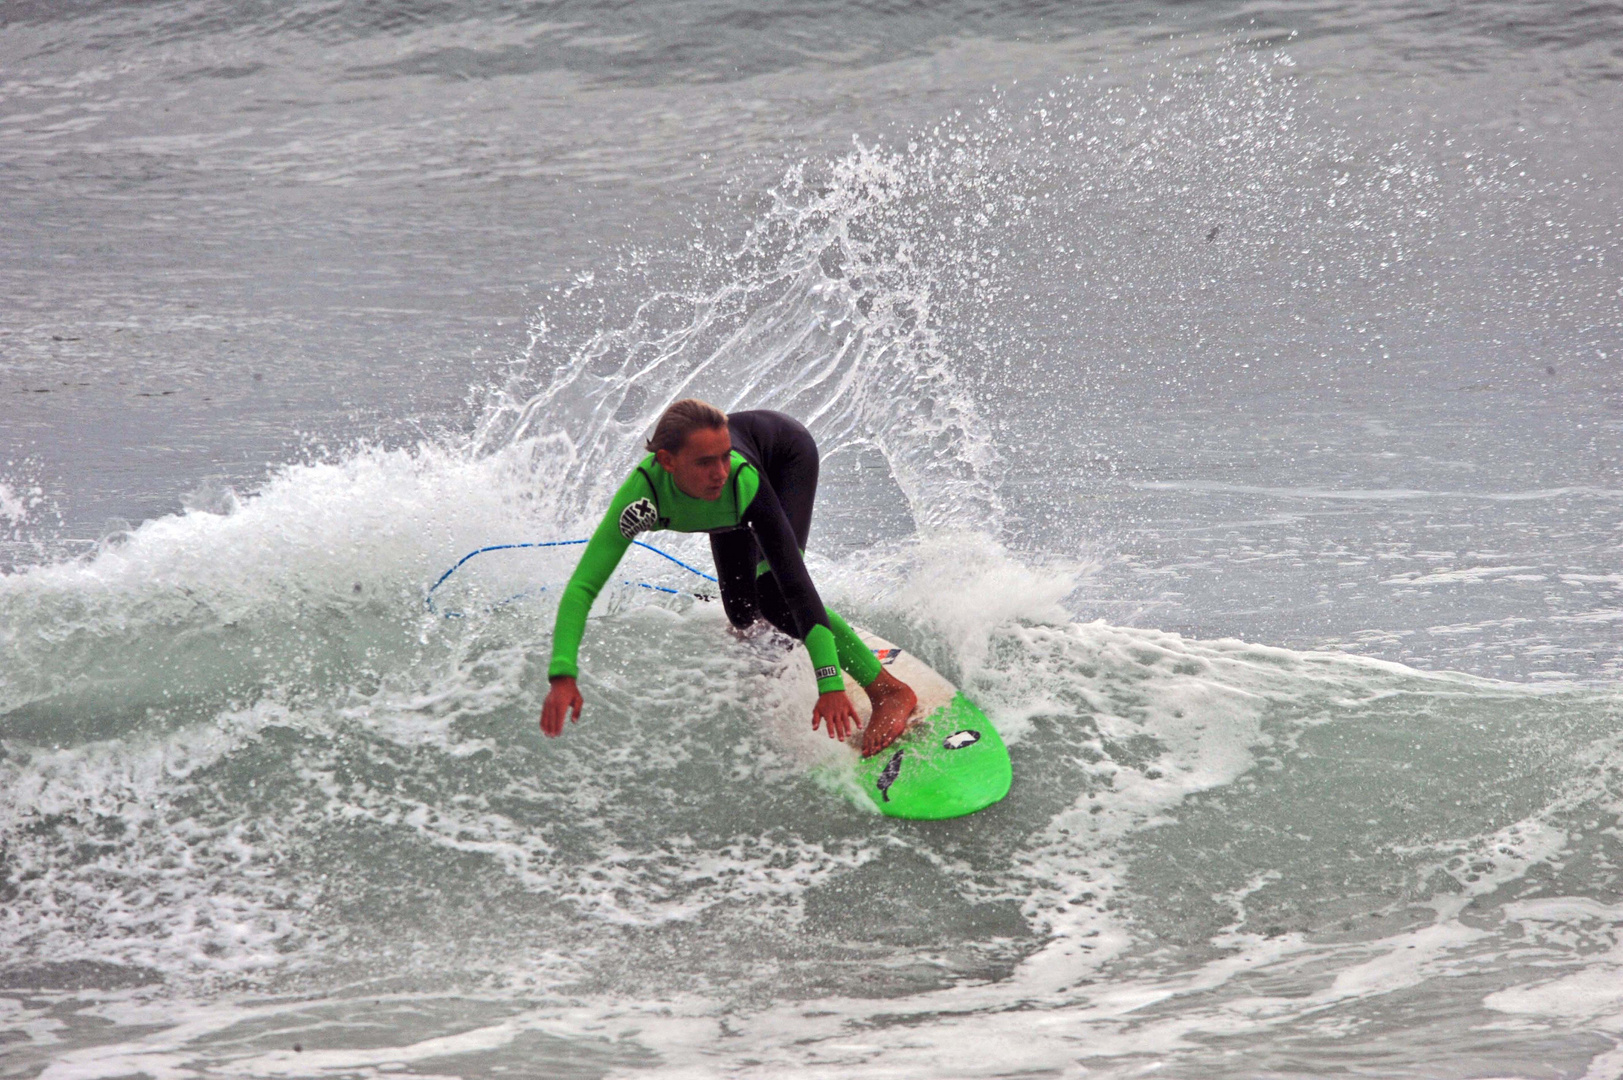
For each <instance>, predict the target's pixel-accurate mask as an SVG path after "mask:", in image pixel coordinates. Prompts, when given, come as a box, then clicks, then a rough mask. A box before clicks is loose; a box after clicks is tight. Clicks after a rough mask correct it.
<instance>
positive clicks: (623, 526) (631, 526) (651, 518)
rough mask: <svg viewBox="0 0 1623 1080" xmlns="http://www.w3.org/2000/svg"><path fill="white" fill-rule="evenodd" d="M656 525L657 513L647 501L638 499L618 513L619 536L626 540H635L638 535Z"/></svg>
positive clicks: (657, 521)
mask: <svg viewBox="0 0 1623 1080" xmlns="http://www.w3.org/2000/svg"><path fill="white" fill-rule="evenodd" d="M657 524H659V512H658V511H657V510H655V509H654V504H653V503H651V502H649V501H648V500H647V499H638V500H637V501H636V502H634V503H632V504H631V505H630V506H628V507H626V508H625V509H624V510H622V511H620V535H621V536H623V537H625V538H626V539H627V540H632V539H635V538H636V535H637V534H638V533H640V532H647V531H648V530H649V529H652V528H653V527H654V526H655V525H657Z"/></svg>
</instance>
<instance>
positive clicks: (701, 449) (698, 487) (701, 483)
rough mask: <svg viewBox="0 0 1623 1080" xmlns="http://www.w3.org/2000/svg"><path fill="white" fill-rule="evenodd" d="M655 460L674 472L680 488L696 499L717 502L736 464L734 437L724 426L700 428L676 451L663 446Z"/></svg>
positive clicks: (670, 471)
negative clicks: (734, 458)
mask: <svg viewBox="0 0 1623 1080" xmlns="http://www.w3.org/2000/svg"><path fill="white" fill-rule="evenodd" d="M654 460H655V461H658V462H659V464H660V467H661V468H662V469H664V470H665V471H666V472H668V473H670V474H671V479H672V480H675V481H676V486H677V489H678V490H680V491H681V492H682V494H684V495H691V496H693V497H694V498H695V499H703V500H704V501H706V502H715V501H716V500H717V499H719V498H721V491H722V489H723V488H725V487H726V486H727V474H728V473H729V472H731V471H732V466H733V437H732V436H731V435H730V434H728V432H727V429H726V428H724V427H718V428H700V429H699V430H698V431H695V432H692V433H691V434H689V435H688V441H687V442H685V443H683V444H682V449H680V450H678V451H677V452H676V453H674V454H673V453H671V452H670V451H669V450H659V451H656V452H655V453H654Z"/></svg>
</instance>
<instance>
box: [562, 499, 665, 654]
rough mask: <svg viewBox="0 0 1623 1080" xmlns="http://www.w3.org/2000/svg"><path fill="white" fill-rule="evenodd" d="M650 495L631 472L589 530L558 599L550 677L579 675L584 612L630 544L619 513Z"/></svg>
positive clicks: (589, 608)
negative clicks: (583, 549)
mask: <svg viewBox="0 0 1623 1080" xmlns="http://www.w3.org/2000/svg"><path fill="white" fill-rule="evenodd" d="M652 494H653V493H652V492H651V491H650V490H649V489H648V481H647V480H646V479H644V477H643V475H642V473H641V472H633V473H632V474H631V475H630V476H629V477H627V478H626V482H625V483H624V484H621V485H620V490H619V491H618V492H616V493H615V496H614V501H613V502H611V503H610V504H609V512H608V513H606V514H604V515H603V520H602V521H600V522H599V523H598V526H597V531H596V532H594V533H592V538H591V540H589V541H588V542H587V544H586V550H585V551H584V552H582V553H581V557H580V562H579V563H577V564H576V565H575V572H574V573H573V574H571V575H570V576H569V584H568V585H565V586H564V592H563V596H561V597H560V598H559V600H558V617H557V619H556V620H555V621H554V622H553V626H552V662H551V663H550V664H548V665H547V677H548V678H549V679H552V678H559V677H563V676H567V677H568V678H570V679H574V678H575V677H577V676H578V675H579V674H580V667H579V664H578V663H577V659H578V656H579V654H580V639H581V635H583V634H584V633H585V632H586V615H587V613H588V612H590V611H591V610H592V604H593V602H594V601H596V600H597V594H598V593H600V592H602V591H603V586H604V585H606V584H607V583H608V580H609V576H610V575H611V574H613V573H614V568H615V567H617V566H619V565H620V560H621V559H622V558H624V557H625V553H626V549H627V548H629V547H630V546H631V539H632V538H631V537H630V536H627V535H625V534H624V533H623V532H621V529H620V518H621V515H622V514H624V513H625V510H626V507H628V506H630V505H631V504H632V503H634V502H636V501H637V500H638V499H642V498H649V497H651V496H652Z"/></svg>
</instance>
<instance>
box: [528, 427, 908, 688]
mask: <svg viewBox="0 0 1623 1080" xmlns="http://www.w3.org/2000/svg"><path fill="white" fill-rule="evenodd" d="M727 427H728V430H729V432H730V434H731V435H732V441H733V455H732V471H731V473H730V475H729V476H728V478H727V486H726V487H725V488H724V489H722V494H721V498H719V499H717V500H715V501H714V502H706V501H705V500H703V499H695V498H693V497H692V496H691V495H686V494H683V492H682V491H681V490H679V489H678V488H677V486H676V483H675V481H674V480H673V479H672V477H671V474H670V473H668V472H666V471H665V470H664V468H663V467H661V466H660V464H659V463H658V462H657V461H656V460H654V455H652V454H649V455H648V456H647V457H645V458H643V460H642V461H641V462H640V463H639V464H638V465H637V467H636V468H635V469H633V470H632V471H631V475H630V476H628V477H626V481H625V483H623V484H621V485H620V490H619V491H618V492H616V493H615V496H614V500H613V502H611V503H610V504H609V511H608V513H607V514H605V515H604V516H603V521H602V522H601V523H600V524H599V525H598V527H597V531H596V532H594V533H593V534H592V539H591V541H590V542H589V543H588V544H587V545H586V551H585V553H584V554H582V555H581V558H580V564H579V565H578V566H576V567H575V572H574V574H573V575H571V577H570V579H569V584H568V585H567V586H566V587H565V588H564V593H563V597H562V598H561V599H560V600H559V602H558V619H557V622H556V624H555V626H554V629H553V635H552V663H551V665H550V666H549V667H548V669H547V674H548V676H549V677H550V676H557V675H568V676H571V677H573V676H575V675H576V674H578V670H579V669H578V666H577V663H576V656H577V654H578V652H579V650H580V639H581V635H582V634H583V633H584V632H585V629H586V614H587V612H588V611H590V610H591V607H592V602H593V601H594V600H596V599H597V594H598V593H599V592H600V591H601V590H602V588H603V586H604V584H605V583H607V581H608V580H609V576H610V575H611V574H613V573H614V568H615V567H616V566H618V565H619V564H620V559H621V558H622V557H623V556H624V555H625V553H626V549H627V548H629V547H630V546H631V541H632V540H634V539H635V538H636V537H637V534H639V533H642V532H645V531H650V530H654V529H672V530H675V531H676V532H704V533H709V534H710V549H711V553H712V554H713V555H714V556H715V559H716V577H717V579H718V580H719V581H720V583H721V598H722V604H723V606H724V607H725V608H726V610H727V617H728V618H729V619H731V620H732V622H733V623H734V624H735V625H737V626H740V627H742V626H748V625H749V624H750V623H752V622H754V621H755V618H756V616H757V614H760V615H764V616H766V618H767V620H768V621H769V622H771V623H772V625H774V626H776V627H777V628H778V629H779V630H781V631H783V632H784V633H785V634H788V635H790V636H791V637H796V638H799V639H800V640H802V641H804V642H805V643H806V651H807V652H808V653H809V654H810V655H811V660H812V668H813V670H814V671H815V672H816V674H817V689H818V692H819V693H828V692H829V691H831V690H841V689H844V686H845V684H844V682H843V681H842V680H841V678H840V671H839V669H840V668H844V669H845V670H846V671H848V672H850V673H851V677H852V678H854V679H855V680H856V681H857V683H858V684H859V685H861V686H867V685H868V684H869V683H871V682H873V681H874V680H875V679H877V678H878V677H879V672H880V670H881V669H880V666H879V661H878V660H877V659H876V658H875V657H874V654H873V652H872V650H870V649H869V648H868V647H867V646H866V645H864V644H863V643H862V639H861V638H859V637H857V635H856V634H855V633H854V632H853V631H852V630H851V627H850V626H848V625H847V624H846V622H845V620H844V619H842V618H840V617H839V615H837V614H835V613H834V612H833V611H830V610H829V609H828V608H826V607H824V606H823V601H822V600H821V599H820V598H819V597H818V595H817V587H816V586H815V585H813V584H812V580H811V575H810V574H808V573H807V572H806V563H805V560H804V558H803V557H802V552H803V551H804V549H805V545H806V538H807V536H808V535H809V533H810V531H811V510H812V503H813V501H814V500H815V498H816V495H817V472H818V467H817V466H818V460H817V444H816V443H815V442H814V441H813V440H812V437H811V433H810V432H808V431H807V430H806V429H805V427H804V426H802V425H801V424H800V423H799V422H797V421H795V420H793V419H791V418H790V417H788V416H785V415H783V414H782V413H777V412H769V411H766V410H759V411H753V412H740V413H734V414H732V415H731V416H729V417H728V418H727Z"/></svg>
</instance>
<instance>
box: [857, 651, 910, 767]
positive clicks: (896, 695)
mask: <svg viewBox="0 0 1623 1080" xmlns="http://www.w3.org/2000/svg"><path fill="white" fill-rule="evenodd" d="M864 689H865V690H867V692H868V700H869V701H871V702H873V716H872V717H870V718H869V720H868V730H867V731H866V732H864V733H863V736H862V756H863V757H873V756H874V755H875V754H877V753H879V751H881V750H883V749H885V747H887V746H889V745H890V744H891V743H893V742H895V741H896V740H897V739H899V738H901V737H902V732H904V731H906V730H907V721H908V718H909V717H911V716H912V715H913V709H914V708H915V707H916V706H917V705H918V703H919V696H918V695H917V694H915V693H914V692H913V688H912V687H911V686H908V685H907V684H906V683H904V682H903V681H902V680H900V679H898V678H897V677H896V676H894V675H892V674H891V673H890V672H888V671H884V670H881V671H880V672H879V678H877V679H875V680H874V681H873V682H871V683H869V684H868V685H867V686H866V687H864Z"/></svg>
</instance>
